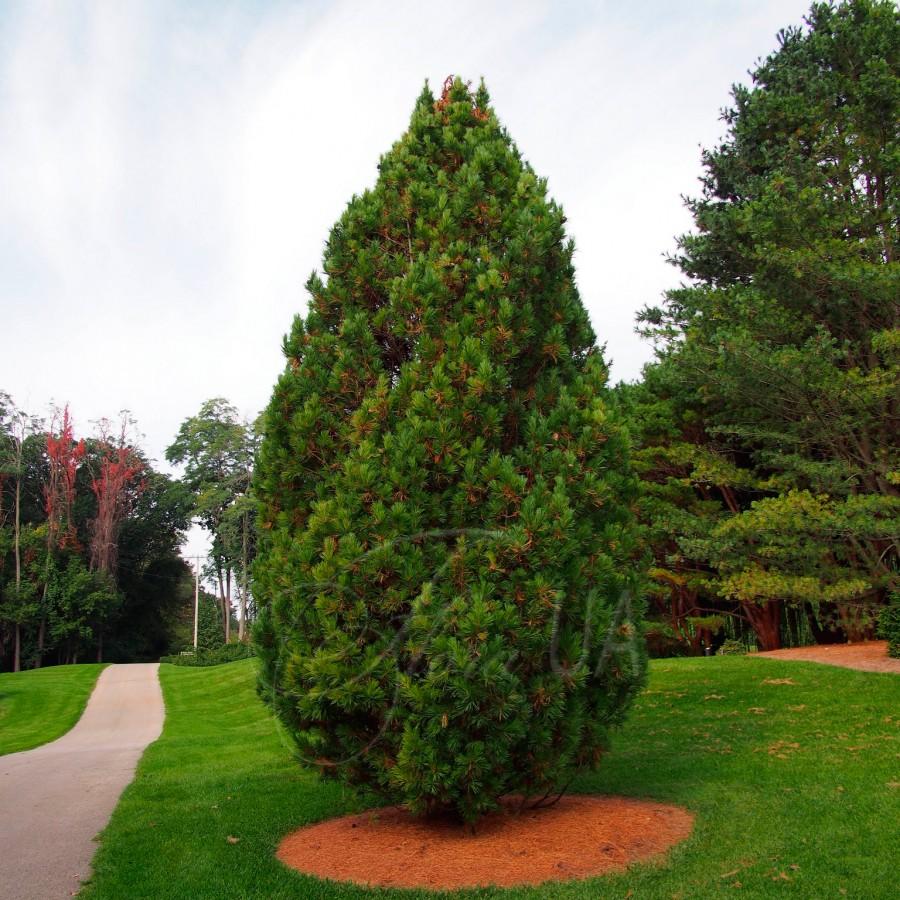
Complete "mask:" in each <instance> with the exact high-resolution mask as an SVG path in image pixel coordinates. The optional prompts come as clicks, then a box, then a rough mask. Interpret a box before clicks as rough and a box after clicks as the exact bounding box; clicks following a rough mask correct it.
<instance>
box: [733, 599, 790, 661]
mask: <svg viewBox="0 0 900 900" xmlns="http://www.w3.org/2000/svg"><path fill="white" fill-rule="evenodd" d="M742 606H743V608H744V612H745V613H746V614H747V618H748V620H749V621H750V625H751V627H752V628H753V631H754V632H755V633H756V638H757V640H758V641H759V646H760V649H761V650H778V649H780V647H781V628H780V626H781V601H780V600H767V601H766V602H765V603H743V604H742Z"/></svg>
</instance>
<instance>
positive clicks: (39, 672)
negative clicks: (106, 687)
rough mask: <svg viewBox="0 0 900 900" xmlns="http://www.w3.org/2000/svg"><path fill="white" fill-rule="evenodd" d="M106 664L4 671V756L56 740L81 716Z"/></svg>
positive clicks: (0, 741) (0, 709) (0, 705)
mask: <svg viewBox="0 0 900 900" xmlns="http://www.w3.org/2000/svg"><path fill="white" fill-rule="evenodd" d="M102 669H103V666H102V665H99V664H97V663H94V664H92V665H83V666H51V667H49V668H46V669H29V670H28V671H27V672H2V673H0V756H2V755H3V754H4V753H16V752H18V751H19V750H30V749H31V748H32V747H37V746H38V745H39V744H46V743H47V742H48V741H54V740H56V738H58V737H60V735H63V734H65V733H66V732H67V731H68V730H69V729H70V728H71V727H72V726H73V725H74V724H75V723H76V722H77V721H78V719H79V717H80V716H81V713H82V712H83V711H84V707H85V704H86V703H87V700H88V697H90V695H91V691H92V690H93V689H94V684H95V683H96V681H97V677H98V676H99V675H100V671H101V670H102Z"/></svg>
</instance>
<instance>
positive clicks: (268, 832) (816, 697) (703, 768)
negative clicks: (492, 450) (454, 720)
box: [80, 658, 900, 900]
mask: <svg viewBox="0 0 900 900" xmlns="http://www.w3.org/2000/svg"><path fill="white" fill-rule="evenodd" d="M253 665H254V663H253V661H252V660H245V661H242V662H237V663H232V664H230V665H226V666H219V667H215V668H209V669H191V668H175V667H172V666H162V667H161V670H160V671H161V677H162V684H163V689H164V692H165V697H166V705H167V717H166V725H165V730H164V732H163V735H162V738H161V739H160V740H159V741H158V742H157V743H156V744H154V745H152V746H151V747H150V748H149V749H148V750H147V752H146V754H145V755H144V758H143V760H142V762H141V764H140V767H139V770H138V775H137V778H136V780H135V782H134V783H133V784H132V785H131V787H130V788H128V790H127V791H126V792H125V795H124V797H123V799H122V801H121V803H120V804H119V807H118V808H117V810H116V812H115V814H114V816H113V819H112V822H111V823H110V825H109V827H108V829H107V830H106V832H104V835H103V839H102V842H101V846H100V850H99V853H98V855H97V858H96V860H95V876H94V879H93V881H92V883H91V884H90V885H89V886H87V887H86V888H85V890H84V891H83V892H82V894H81V895H80V896H81V897H84V898H89V900H97V898H117V900H125V898H128V900H134V898H139V897H152V898H181V897H183V898H190V900H201V898H217V900H218V898H286V897H292V898H362V897H379V898H385V897H396V898H405V900H409V898H413V897H426V896H435V895H434V894H427V893H425V892H413V891H378V890H366V889H363V888H355V887H349V886H342V885H336V884H331V883H328V882H322V881H317V880H314V879H312V878H307V877H304V876H301V875H298V874H296V873H294V872H291V871H288V870H287V869H285V868H283V867H282V866H281V865H280V864H279V863H278V862H276V861H275V859H274V857H273V853H274V851H275V847H276V845H277V843H278V841H279V839H280V837H281V836H282V835H283V834H285V833H286V832H288V831H290V830H291V829H292V828H295V827H297V826H298V825H302V824H304V823H307V822H313V821H316V820H319V819H323V818H326V817H330V816H335V815H339V814H342V813H345V812H348V811H351V810H354V809H356V808H358V807H356V806H355V805H354V800H353V798H352V797H351V796H350V795H345V794H344V793H342V791H341V790H340V789H339V788H337V787H334V786H326V785H322V784H321V783H320V782H319V781H318V780H317V778H316V777H315V776H314V775H312V774H310V773H309V772H306V771H304V770H303V769H301V768H300V767H299V766H298V765H297V764H296V763H295V762H293V761H292V758H291V753H290V749H289V747H288V745H287V743H286V741H285V740H283V738H282V737H281V735H280V734H279V731H278V730H277V728H276V726H275V724H274V723H273V721H272V719H271V718H270V717H269V716H268V714H267V713H266V711H265V710H264V708H263V707H262V706H261V705H260V703H259V701H258V700H257V699H256V696H255V694H254V686H253V677H254V673H253ZM783 679H788V680H789V683H779V682H780V681H781V680H783ZM898 726H900V678H898V677H897V676H894V675H875V674H868V673H862V672H852V671H849V670H845V669H838V668H833V667H830V666H821V665H816V664H814V663H799V662H787V661H776V660H770V659H758V658H757V659H754V658H714V659H694V660H671V661H669V660H667V661H658V662H654V663H653V664H652V667H651V678H650V684H649V687H648V690H647V691H646V692H645V693H644V694H643V695H642V697H641V699H640V701H639V703H638V704H637V707H636V709H635V710H634V713H633V714H632V716H631V718H630V720H629V722H628V724H627V726H626V727H625V728H624V729H623V731H622V732H621V733H620V734H619V735H618V740H617V741H616V744H615V746H614V748H613V751H612V752H611V753H610V755H609V756H608V757H607V759H606V761H605V764H604V765H603V767H602V769H601V771H600V772H598V773H597V774H596V775H593V776H591V777H588V778H584V779H582V780H581V782H580V783H579V784H578V790H581V791H598V792H611V793H621V794H632V795H635V796H640V797H651V798H655V799H659V800H663V801H670V802H674V803H680V804H683V805H684V806H686V807H688V808H690V809H691V810H693V811H694V812H695V813H696V817H697V818H696V825H695V830H694V834H693V836H692V837H691V838H690V839H689V840H688V841H687V842H685V843H684V844H682V845H681V846H680V847H678V848H676V849H675V850H674V851H673V852H672V853H671V855H670V856H669V858H668V861H667V862H666V863H665V864H663V865H644V866H640V867H636V868H634V869H632V870H630V871H629V872H627V873H625V874H622V875H617V876H611V877H606V878H600V879H593V880H590V881H585V882H578V883H570V884H562V885H550V886H546V885H545V886H542V887H540V888H537V889H533V890H508V891H502V890H481V891H463V892H459V893H457V894H454V895H453V896H455V897H466V898H470V897H509V898H532V900H538V898H541V900H543V898H551V900H552V898H580V900H587V898H591V900H594V898H607V897H608V898H623V897H626V896H627V897H634V898H636V900H637V898H656V897H659V898H685V900H688V898H698V897H710V898H711V897H716V898H718V897H722V896H730V895H734V896H736V897H802V898H813V897H814V898H828V897H834V898H838V900H839V898H842V897H851V898H853V897H858V898H866V900H873V898H879V897H885V898H887V897H895V896H896V887H897V881H896V877H897V870H896V861H897V859H896V851H897V847H898V840H900V830H898V812H900V733H898V732H900V727H898ZM229 838H232V839H234V838H237V839H238V840H237V841H236V842H234V841H233V840H232V841H229Z"/></svg>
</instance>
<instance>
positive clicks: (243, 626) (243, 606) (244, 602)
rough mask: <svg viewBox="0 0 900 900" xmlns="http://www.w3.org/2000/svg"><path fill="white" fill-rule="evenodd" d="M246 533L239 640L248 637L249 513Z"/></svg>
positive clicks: (242, 554) (242, 547)
mask: <svg viewBox="0 0 900 900" xmlns="http://www.w3.org/2000/svg"><path fill="white" fill-rule="evenodd" d="M243 524H244V533H243V536H242V546H241V608H240V613H239V615H240V621H239V622H238V640H241V641H243V640H245V639H246V637H247V542H248V536H247V532H248V523H247V514H246V513H244V523H243Z"/></svg>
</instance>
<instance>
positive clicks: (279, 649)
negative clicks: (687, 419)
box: [255, 79, 644, 821]
mask: <svg viewBox="0 0 900 900" xmlns="http://www.w3.org/2000/svg"><path fill="white" fill-rule="evenodd" d="M379 172H380V174H379V177H378V181H377V183H376V185H375V187H374V188H373V189H372V190H371V191H367V192H365V193H364V194H362V195H361V196H358V197H354V198H353V199H352V200H351V202H350V204H349V205H348V207H347V209H346V211H345V212H344V214H343V216H342V217H341V219H340V221H339V222H338V223H337V224H336V225H335V227H334V229H333V230H332V232H331V235H330V237H329V239H328V244H327V248H326V251H325V259H324V266H323V268H324V272H325V275H326V276H327V281H326V280H322V279H320V278H318V277H317V276H315V275H313V276H312V278H311V279H310V281H309V284H308V290H309V293H310V306H309V313H308V315H307V317H306V319H305V320H304V319H301V318H299V317H298V318H297V319H295V321H294V325H293V328H292V331H291V334H290V336H289V337H288V338H287V339H286V341H285V345H284V352H285V355H286V357H287V366H286V369H285V371H284V374H283V375H282V376H281V378H280V379H279V381H278V384H277V385H276V387H275V391H274V395H273V397H272V401H271V403H270V405H269V408H268V411H267V413H266V416H265V424H264V430H265V437H264V441H263V444H262V447H261V451H260V458H259V464H258V471H257V475H256V490H257V492H258V494H259V497H260V502H261V507H260V533H261V541H260V542H261V547H260V554H259V559H258V562H257V565H256V570H255V597H256V598H257V600H258V602H259V604H260V617H259V624H258V627H257V631H256V640H257V649H258V652H259V655H260V657H261V660H262V682H261V684H262V692H263V694H264V695H265V696H266V697H267V698H268V699H269V701H270V702H271V703H272V704H273V706H274V708H275V709H276V711H277V712H278V714H279V716H280V718H281V719H282V720H283V721H284V723H285V724H286V725H287V727H288V729H289V731H290V732H291V733H292V734H293V736H294V738H295V740H296V742H297V744H298V747H299V750H300V755H301V757H302V758H303V759H304V760H306V761H307V762H309V763H311V764H314V765H316V766H318V767H319V768H320V770H321V771H322V773H323V774H325V775H327V776H334V777H338V778H340V779H342V780H343V781H345V782H346V783H348V784H351V785H354V786H356V787H361V788H364V789H368V790H370V791H372V792H374V793H375V794H377V795H379V796H381V797H382V798H385V799H389V800H393V801H397V802H403V803H406V804H408V806H409V807H410V808H411V809H412V810H413V811H415V812H419V813H433V812H438V811H445V810H446V811H453V812H456V813H457V814H459V815H460V816H461V817H462V818H463V819H465V820H467V821H471V820H473V819H475V818H477V817H478V816H479V815H480V814H482V813H484V812H486V811H488V810H490V809H492V808H495V807H496V806H497V803H498V800H499V798H501V797H502V796H504V795H506V794H510V793H515V794H519V795H521V796H523V797H525V798H533V799H537V800H539V799H541V798H552V797H553V796H554V794H555V793H557V792H559V791H561V790H564V789H565V787H566V785H567V784H568V783H569V781H570V780H571V779H572V777H573V775H574V774H576V773H577V772H578V771H579V770H581V769H584V768H588V767H592V766H594V765H595V764H596V763H597V762H598V760H599V758H600V755H601V753H602V751H603V749H604V747H605V746H606V743H607V737H608V732H609V730H610V728H611V727H612V726H614V725H616V724H617V723H619V722H620V721H621V720H622V717H623V715H624V713H625V711H626V708H627V707H628V705H629V703H630V702H631V700H632V698H633V697H634V694H635V692H636V690H637V689H638V687H639V685H640V683H641V681H642V678H643V674H644V656H643V650H642V645H641V643H640V638H639V627H640V626H639V621H638V620H639V610H638V608H637V606H636V605H633V601H632V600H631V598H632V597H633V596H634V595H635V585H636V583H637V581H638V574H637V570H636V564H635V562H634V560H635V559H636V558H637V557H638V555H639V553H638V549H637V547H636V545H635V532H634V529H633V522H632V514H631V509H630V507H631V504H632V502H633V500H634V498H635V491H636V481H635V478H634V476H633V475H632V474H631V471H630V469H629V464H628V456H627V449H628V448H627V438H626V435H625V434H624V432H623V430H622V428H621V427H620V425H619V424H618V422H617V421H616V420H615V418H614V417H613V416H612V415H611V413H610V412H609V411H608V410H607V407H606V404H605V400H604V393H605V390H606V388H605V381H606V368H605V365H604V362H603V358H602V355H601V353H600V352H599V350H598V349H597V347H596V345H595V338H594V334H593V332H592V330H591V327H590V324H589V322H588V317H587V314H586V312H585V309H584V306H583V305H582V303H581V300H580V298H579V296H578V292H577V289H576V287H575V282H574V270H573V267H572V253H573V245H572V243H571V241H567V239H566V236H565V232H564V227H563V225H564V222H565V217H564V216H563V213H562V210H561V209H560V208H559V207H558V206H557V205H556V204H555V203H554V202H553V201H552V200H549V199H548V198H547V196H546V184H545V182H544V181H543V180H542V179H540V178H538V177H537V176H536V175H535V174H534V172H533V171H532V170H531V168H530V166H529V165H528V164H527V163H526V162H525V161H524V160H523V159H522V158H521V156H520V155H519V153H518V151H517V150H516V148H515V147H514V145H513V144H512V141H511V140H510V138H509V136H508V135H507V134H506V132H505V131H504V130H503V128H502V127H501V126H500V124H499V123H498V121H497V118H496V116H495V115H494V113H493V111H492V110H491V109H490V107H489V105H488V96H487V91H486V90H485V88H484V85H482V86H481V87H480V88H479V89H478V90H477V91H476V92H475V93H472V92H470V90H469V89H468V87H467V86H466V85H465V84H463V83H462V82H461V81H459V80H458V79H457V80H455V81H451V80H450V79H448V81H447V83H446V84H445V87H444V91H443V94H442V96H441V97H440V99H438V100H437V101H435V99H434V97H433V96H432V94H431V92H430V91H429V90H428V89H427V87H426V89H425V90H424V91H423V93H422V95H421V96H420V98H419V100H418V102H417V103H416V107H415V110H414V112H413V116H412V122H411V124H410V128H409V130H408V132H407V133H406V134H405V135H404V136H403V137H402V138H401V139H400V141H399V142H398V143H397V144H396V145H395V146H394V147H393V149H392V150H391V151H390V152H389V153H388V154H387V155H385V156H384V157H383V158H382V160H381V163H380V166H379Z"/></svg>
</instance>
